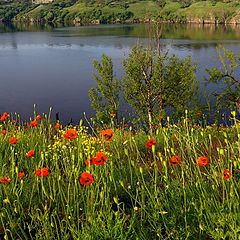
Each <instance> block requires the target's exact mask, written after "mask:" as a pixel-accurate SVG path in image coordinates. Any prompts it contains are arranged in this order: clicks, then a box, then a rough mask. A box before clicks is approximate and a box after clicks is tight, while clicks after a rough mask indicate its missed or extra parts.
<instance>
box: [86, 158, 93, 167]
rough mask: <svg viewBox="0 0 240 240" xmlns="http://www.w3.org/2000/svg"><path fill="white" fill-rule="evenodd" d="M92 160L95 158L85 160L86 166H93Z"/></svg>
mask: <svg viewBox="0 0 240 240" xmlns="http://www.w3.org/2000/svg"><path fill="white" fill-rule="evenodd" d="M94 160H95V157H92V158H91V159H90V160H88V159H87V160H86V162H85V164H86V165H87V166H88V165H93V164H94V163H93V162H94Z"/></svg>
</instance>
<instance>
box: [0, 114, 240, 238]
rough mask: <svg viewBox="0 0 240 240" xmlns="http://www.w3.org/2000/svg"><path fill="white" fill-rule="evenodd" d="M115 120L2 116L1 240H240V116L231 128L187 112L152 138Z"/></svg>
mask: <svg viewBox="0 0 240 240" xmlns="http://www.w3.org/2000/svg"><path fill="white" fill-rule="evenodd" d="M200 117H202V116H200ZM115 118H116V116H115V115H114V114H112V124H111V125H110V126H106V127H104V128H101V129H100V128H97V127H95V126H92V125H91V124H89V125H88V127H87V126H84V125H83V122H82V121H81V122H80V124H79V125H77V126H65V127H63V126H62V125H61V124H60V123H56V122H51V121H50V120H49V118H48V116H44V115H35V118H34V119H33V120H31V121H29V122H23V123H22V122H20V120H19V119H18V118H15V117H12V116H11V117H10V115H9V114H7V113H3V114H2V115H1V122H0V152H1V154H0V166H1V168H0V209H1V210H0V239H14V240H16V239H39V240H40V239H44V240H46V239H56V240H64V239H65V240H68V239H84V240H85V239H86V240H88V239H89V240H90V239H93V240H94V239H133V240H135V239H174V240H176V239H204V240H205V239H233V240H234V239H236V240H237V239H240V207H239V194H240V181H239V180H240V170H239V167H240V141H239V140H240V122H239V121H238V120H237V119H236V118H235V112H233V113H232V115H231V121H232V123H233V124H232V126H230V127H224V126H216V125H209V126H205V127H201V125H199V124H194V122H193V120H192V119H190V118H189V117H188V114H187V112H186V116H185V118H183V119H181V120H179V122H178V123H171V119H169V118H167V119H166V125H165V126H164V127H160V126H156V129H155V131H154V134H153V135H152V136H149V135H147V134H146V132H144V131H143V130H141V129H136V128H135V127H134V126H133V125H131V124H130V123H128V124H127V123H125V124H124V123H122V124H120V126H119V125H118V126H117V127H116V124H115V123H116V119H115ZM202 118H204V116H203V117H202ZM90 132H91V134H90Z"/></svg>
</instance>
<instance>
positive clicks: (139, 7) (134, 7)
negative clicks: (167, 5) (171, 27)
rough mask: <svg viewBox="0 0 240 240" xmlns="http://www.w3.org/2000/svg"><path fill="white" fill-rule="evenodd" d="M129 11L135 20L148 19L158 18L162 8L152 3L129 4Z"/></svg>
mask: <svg viewBox="0 0 240 240" xmlns="http://www.w3.org/2000/svg"><path fill="white" fill-rule="evenodd" d="M128 11H131V12H133V14H134V18H139V19H144V18H146V17H151V16H156V15H157V14H158V12H159V11H160V7H159V6H158V5H157V4H156V3H155V2H152V1H141V2H138V3H133V4H129V8H128Z"/></svg>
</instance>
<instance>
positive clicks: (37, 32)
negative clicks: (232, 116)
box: [0, 25, 240, 123]
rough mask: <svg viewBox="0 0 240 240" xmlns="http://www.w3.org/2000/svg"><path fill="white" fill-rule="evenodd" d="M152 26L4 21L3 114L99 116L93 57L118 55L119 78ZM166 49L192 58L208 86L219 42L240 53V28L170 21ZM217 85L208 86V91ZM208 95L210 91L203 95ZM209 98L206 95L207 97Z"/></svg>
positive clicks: (0, 40)
mask: <svg viewBox="0 0 240 240" xmlns="http://www.w3.org/2000/svg"><path fill="white" fill-rule="evenodd" d="M147 29H148V27H147V25H105V26H79V27H62V26H36V25H15V26H13V25H7V26H6V25H0V82H1V85H0V88H1V91H0V113H1V112H3V111H7V112H12V113H14V112H18V113H20V114H21V115H22V116H23V118H28V117H29V116H32V115H33V104H34V103H35V104H37V111H38V113H42V112H45V113H46V112H48V111H49V107H50V106H51V107H52V108H53V111H52V112H53V115H54V114H55V113H56V112H60V118H61V119H62V120H63V121H64V122H67V121H69V120H70V118H73V120H74V122H75V123H76V122H77V121H78V120H79V119H80V118H82V117H83V112H86V115H87V116H88V117H91V116H93V111H92V110H91V109H90V104H89V100H88V90H89V89H90V88H91V87H93V86H94V85H95V82H94V80H93V74H94V69H93V67H92V61H93V59H98V60H99V59H100V58H101V55H102V54H103V53H105V54H107V55H108V56H110V57H111V58H112V59H113V63H114V67H115V72H116V75H117V76H121V75H122V69H121V62H122V60H123V59H124V58H125V57H126V56H127V55H128V53H129V51H130V49H131V48H132V46H133V45H134V44H136V43H137V42H143V43H146V41H147V39H146V36H147V34H148V33H147V32H148V30H147ZM163 33H164V34H163V39H162V48H163V50H165V51H168V52H169V54H176V55H178V56H180V57H186V56H191V57H192V61H193V62H194V63H197V64H198V70H197V76H198V80H199V82H200V84H201V89H202V90H203V85H204V83H203V82H204V77H206V76H207V74H206V73H205V68H207V67H208V68H210V67H213V66H215V65H216V64H217V53H216V46H217V45H218V44H222V45H224V46H225V47H226V48H228V49H230V50H233V51H234V52H235V53H236V54H240V27H231V26H228V27H224V26H218V27H217V26H202V25H192V26H190V25H188V26H177V25H166V26H164V28H163ZM215 88H216V87H215V86H212V85H210V86H208V88H207V92H208V93H209V92H210V91H213V90H214V89H215ZM203 95H204V94H203ZM204 96H205V95H204Z"/></svg>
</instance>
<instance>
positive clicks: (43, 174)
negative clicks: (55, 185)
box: [36, 168, 49, 177]
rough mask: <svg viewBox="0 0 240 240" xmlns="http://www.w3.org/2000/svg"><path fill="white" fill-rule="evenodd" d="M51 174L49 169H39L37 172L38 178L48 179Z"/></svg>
mask: <svg viewBox="0 0 240 240" xmlns="http://www.w3.org/2000/svg"><path fill="white" fill-rule="evenodd" d="M48 174H49V172H48V168H39V169H37V170H36V176H37V177H47V176H48Z"/></svg>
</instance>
